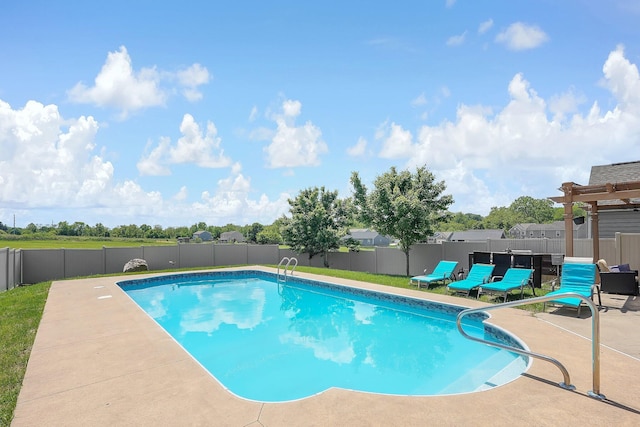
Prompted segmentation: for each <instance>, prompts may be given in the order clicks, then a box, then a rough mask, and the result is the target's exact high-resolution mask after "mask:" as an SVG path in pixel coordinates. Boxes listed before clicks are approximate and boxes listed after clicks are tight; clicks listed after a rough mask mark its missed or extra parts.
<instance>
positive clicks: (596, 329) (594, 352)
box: [456, 292, 606, 400]
mask: <svg viewBox="0 0 640 427" xmlns="http://www.w3.org/2000/svg"><path fill="white" fill-rule="evenodd" d="M565 297H572V298H573V297H576V298H579V299H581V300H582V301H584V302H586V303H587V305H588V306H589V309H590V310H591V371H592V377H593V390H591V391H589V392H588V393H587V394H588V395H589V396H590V397H593V398H595V399H600V400H604V399H606V398H605V396H604V395H603V394H601V393H600V313H599V312H598V309H597V307H596V305H595V304H594V303H593V301H592V300H591V299H590V298H587V297H585V296H584V295H580V294H578V293H576V292H563V293H558V294H555V295H552V296H547V295H543V296H541V297H535V298H529V299H526V300H518V301H510V302H505V303H501V304H496V305H490V306H488V307H482V308H468V309H466V310H462V311H461V312H460V313H458V317H457V318H456V325H457V326H458V331H459V332H460V333H461V334H462V336H464V337H465V338H468V339H470V340H472V341H477V342H480V343H484V344H487V345H490V346H493V347H498V348H501V349H504V350H508V351H512V352H514V353H518V354H521V355H526V356H531V357H535V358H537V359H541V360H545V361H547V362H550V363H553V364H554V365H556V366H557V367H558V369H560V371H561V372H562V375H563V376H564V381H563V382H561V383H560V384H559V385H560V387H562V388H565V389H568V390H575V387H574V386H573V385H571V379H570V378H569V372H568V371H567V369H566V368H565V367H564V365H562V363H560V362H559V361H557V360H556V359H554V358H553V357H549V356H546V355H544V354H539V353H534V352H532V351H527V350H523V349H520V348H517V347H511V346H508V345H505V344H501V343H496V342H491V341H487V340H485V339H482V338H476V337H472V336H471V335H469V334H467V333H466V332H465V331H464V330H463V329H462V318H463V317H464V316H466V315H468V314H472V313H479V312H483V311H491V310H497V309H500V308H508V307H517V306H520V305H529V304H535V303H538V302H546V301H553V300H557V299H560V298H565Z"/></svg>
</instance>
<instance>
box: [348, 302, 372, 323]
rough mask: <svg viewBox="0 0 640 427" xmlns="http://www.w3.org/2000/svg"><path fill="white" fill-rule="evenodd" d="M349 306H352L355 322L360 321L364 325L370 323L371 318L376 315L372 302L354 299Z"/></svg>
mask: <svg viewBox="0 0 640 427" xmlns="http://www.w3.org/2000/svg"><path fill="white" fill-rule="evenodd" d="M351 308H353V314H354V316H355V318H356V322H360V323H362V324H364V325H368V324H371V323H372V321H371V318H372V317H373V316H375V315H376V306H375V305H373V304H367V303H364V302H360V301H354V302H353V306H352V307H351Z"/></svg>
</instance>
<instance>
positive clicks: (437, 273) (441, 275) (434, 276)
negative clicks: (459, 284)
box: [409, 260, 458, 289]
mask: <svg viewBox="0 0 640 427" xmlns="http://www.w3.org/2000/svg"><path fill="white" fill-rule="evenodd" d="M457 266H458V261H446V260H442V261H440V262H438V265H436V267H435V268H434V269H433V271H432V272H431V273H429V274H427V270H424V275H422V276H414V277H412V278H411V279H409V285H414V284H415V285H416V286H417V287H418V288H420V287H422V285H426V288H427V289H429V286H430V285H431V284H432V283H438V282H442V283H443V284H444V283H446V282H447V280H454V279H455V270H456V267H457Z"/></svg>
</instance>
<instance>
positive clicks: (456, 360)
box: [118, 270, 528, 402]
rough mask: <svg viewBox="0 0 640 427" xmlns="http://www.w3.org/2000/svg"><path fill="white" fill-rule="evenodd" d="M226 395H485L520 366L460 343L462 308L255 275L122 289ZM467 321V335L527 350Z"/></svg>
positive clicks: (276, 398)
mask: <svg viewBox="0 0 640 427" xmlns="http://www.w3.org/2000/svg"><path fill="white" fill-rule="evenodd" d="M118 284H119V285H120V287H121V288H122V289H123V290H124V291H125V292H126V293H127V294H128V295H129V296H130V297H131V298H132V299H133V300H134V301H135V302H136V303H137V304H138V305H139V306H140V307H141V308H142V309H143V310H145V311H146V312H147V313H148V314H149V315H150V316H151V317H152V318H153V319H155V320H156V322H158V324H160V326H162V327H163V328H164V329H165V330H166V331H167V332H168V333H169V334H170V335H171V336H172V337H173V338H174V339H175V340H176V341H177V342H178V343H179V344H180V345H182V347H183V348H184V349H185V350H186V351H187V352H189V353H190V354H191V355H192V356H193V357H194V358H195V359H196V360H197V361H198V362H199V363H200V364H201V365H202V366H203V367H204V368H205V369H207V370H208V371H209V372H210V373H211V374H212V375H213V376H214V377H215V378H216V379H217V380H218V381H219V382H220V383H221V384H222V385H223V386H224V387H225V388H227V389H228V390H229V391H230V392H232V393H234V394H235V395H237V396H240V397H243V398H246V399H250V400H256V401H263V402H282V401H289V400H296V399H302V398H305V397H309V396H312V395H315V394H317V393H321V392H323V391H324V390H327V389H329V388H331V387H340V388H344V389H350V390H358V391H363V392H373V393H383V394H393V395H414V396H424V395H442V394H456V393H467V392H473V391H480V390H485V389H489V388H492V387H495V386H499V385H502V384H504V383H507V382H509V381H512V380H513V379H515V378H517V377H518V376H519V375H520V374H521V373H522V372H524V371H525V370H526V369H527V367H528V359H527V358H525V357H522V356H519V355H517V354H513V353H510V352H507V351H504V350H499V349H496V348H492V347H489V346H486V345H482V344H479V343H476V342H473V341H470V340H467V339H465V338H463V337H462V336H461V335H460V334H459V333H458V331H457V329H456V326H455V319H456V315H457V313H458V312H459V311H460V310H461V309H462V308H461V307H455V306H450V305H446V304H439V303H433V302H430V301H424V300H419V299H413V298H407V297H401V296H397V295H392V294H386V293H384V294H383V293H376V292H372V291H368V290H363V289H358V288H348V287H343V286H340V285H334V284H331V283H327V282H317V281H311V280H307V279H302V278H299V277H291V276H289V277H288V279H287V282H286V283H284V284H283V283H278V281H277V280H276V276H275V275H274V274H271V273H267V272H263V271H253V270H243V271H224V272H206V273H189V274H174V275H166V276H157V277H152V278H148V279H141V280H127V281H123V282H119V283H118ZM486 318H487V316H486V315H484V316H469V318H468V319H467V320H465V322H464V325H465V331H467V332H468V333H470V334H471V335H475V336H481V337H484V338H485V339H490V340H493V341H499V342H503V343H507V344H509V345H514V346H517V347H520V348H524V344H522V343H521V342H520V341H519V340H518V339H517V338H515V337H513V336H512V335H510V334H508V333H506V332H505V331H503V330H501V329H499V328H497V327H494V326H491V325H487V324H484V323H483V320H485V319H486Z"/></svg>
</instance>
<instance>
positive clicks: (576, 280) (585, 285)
mask: <svg viewBox="0 0 640 427" xmlns="http://www.w3.org/2000/svg"><path fill="white" fill-rule="evenodd" d="M596 291H597V292H598V306H600V307H602V300H601V299H600V288H599V287H598V286H597V285H596V265H595V264H577V263H575V264H574V263H569V264H567V263H565V264H562V275H561V276H560V288H559V289H557V290H552V291H551V292H549V293H548V294H547V296H554V295H562V294H564V293H565V292H576V293H578V294H580V295H583V296H585V297H587V298H591V299H592V300H593V294H594V292H596ZM550 302H551V303H553V304H560V305H566V306H569V307H574V308H577V309H578V317H580V307H581V306H582V300H581V299H580V298H572V297H564V298H558V299H554V300H552V301H550ZM545 308H546V303H545Z"/></svg>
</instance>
